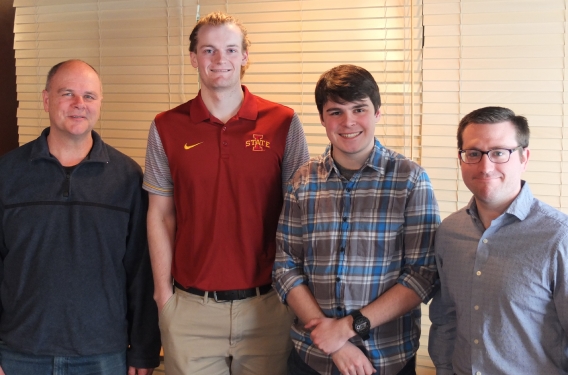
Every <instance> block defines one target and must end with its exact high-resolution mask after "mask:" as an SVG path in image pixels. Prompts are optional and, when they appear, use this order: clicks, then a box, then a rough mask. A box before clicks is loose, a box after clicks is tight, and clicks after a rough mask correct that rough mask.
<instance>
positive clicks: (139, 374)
mask: <svg viewBox="0 0 568 375" xmlns="http://www.w3.org/2000/svg"><path fill="white" fill-rule="evenodd" d="M153 372H154V369H153V368H136V367H132V366H128V375H152V373H153Z"/></svg>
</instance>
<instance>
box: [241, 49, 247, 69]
mask: <svg viewBox="0 0 568 375" xmlns="http://www.w3.org/2000/svg"><path fill="white" fill-rule="evenodd" d="M248 58H249V53H248V51H244V52H243V59H242V60H241V66H246V65H247V62H248Z"/></svg>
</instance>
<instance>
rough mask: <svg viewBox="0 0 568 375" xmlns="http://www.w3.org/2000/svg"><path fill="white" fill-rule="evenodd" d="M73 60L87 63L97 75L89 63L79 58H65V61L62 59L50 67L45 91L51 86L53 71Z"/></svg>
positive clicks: (55, 71)
mask: <svg viewBox="0 0 568 375" xmlns="http://www.w3.org/2000/svg"><path fill="white" fill-rule="evenodd" d="M73 61H80V62H82V63H84V64H87V65H88V66H89V67H90V68H91V69H93V71H94V72H95V73H97V75H99V72H97V70H96V69H95V68H93V67H92V65H91V64H89V63H86V62H84V61H83V60H79V59H71V60H65V61H62V62H60V63H58V64H55V65H54V66H52V67H51V69H49V72H48V73H47V79H46V80H45V91H49V88H50V86H51V80H52V79H53V77H54V76H55V73H57V71H58V70H59V68H61V67H62V66H63V65H65V64H67V63H70V62H73Z"/></svg>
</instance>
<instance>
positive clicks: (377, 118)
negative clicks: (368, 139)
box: [375, 108, 381, 121]
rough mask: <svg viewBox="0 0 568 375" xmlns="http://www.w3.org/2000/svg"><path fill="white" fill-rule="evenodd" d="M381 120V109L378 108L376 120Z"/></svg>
mask: <svg viewBox="0 0 568 375" xmlns="http://www.w3.org/2000/svg"><path fill="white" fill-rule="evenodd" d="M380 119H381V109H380V108H377V113H375V120H377V121H379V120H380Z"/></svg>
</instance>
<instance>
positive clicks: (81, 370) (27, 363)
mask: <svg viewBox="0 0 568 375" xmlns="http://www.w3.org/2000/svg"><path fill="white" fill-rule="evenodd" d="M0 366H1V367H2V369H3V370H4V373H5V374H6V375H53V374H57V375H83V374H89V375H123V374H124V375H126V371H127V368H126V351H124V352H120V353H110V354H102V355H90V356H80V357H52V356H47V355H33V354H27V353H20V352H16V351H13V350H11V349H8V347H7V346H6V344H4V343H3V342H0Z"/></svg>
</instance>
